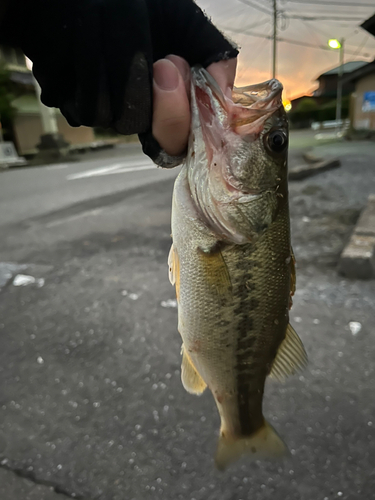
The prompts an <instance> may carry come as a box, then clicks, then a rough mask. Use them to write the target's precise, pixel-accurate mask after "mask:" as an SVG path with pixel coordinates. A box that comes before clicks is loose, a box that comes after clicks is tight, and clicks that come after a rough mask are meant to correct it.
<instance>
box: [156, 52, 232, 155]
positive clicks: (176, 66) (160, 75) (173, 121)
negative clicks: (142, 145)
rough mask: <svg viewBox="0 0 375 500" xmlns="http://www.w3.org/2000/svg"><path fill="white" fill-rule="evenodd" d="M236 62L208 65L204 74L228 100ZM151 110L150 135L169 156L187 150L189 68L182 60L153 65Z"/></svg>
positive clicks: (177, 58)
mask: <svg viewBox="0 0 375 500" xmlns="http://www.w3.org/2000/svg"><path fill="white" fill-rule="evenodd" d="M236 66H237V58H233V59H229V60H226V61H219V62H217V63H213V64H210V65H209V66H208V67H207V71H208V72H209V73H210V74H211V76H212V77H213V78H215V80H216V81H217V83H218V84H219V86H220V88H221V89H222V91H223V93H224V94H225V95H226V96H227V97H231V92H232V88H233V83H234V78H235V75H236ZM153 72H154V84H153V92H154V109H153V119H152V134H153V136H154V137H155V139H156V140H157V141H158V143H159V144H160V146H161V147H162V148H163V149H164V150H165V151H166V153H168V154H169V155H171V156H178V155H180V154H182V153H183V152H184V150H185V149H186V146H187V142H188V137H189V130H190V104H189V98H190V67H189V65H188V63H187V62H186V61H185V59H182V58H181V57H179V56H175V55H170V56H167V57H166V58H165V59H160V60H159V61H157V62H156V63H154V65H153Z"/></svg>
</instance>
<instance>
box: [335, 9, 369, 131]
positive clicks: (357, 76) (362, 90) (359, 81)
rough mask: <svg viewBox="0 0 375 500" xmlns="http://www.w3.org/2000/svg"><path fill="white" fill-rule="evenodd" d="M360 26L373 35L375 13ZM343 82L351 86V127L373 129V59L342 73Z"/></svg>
mask: <svg viewBox="0 0 375 500" xmlns="http://www.w3.org/2000/svg"><path fill="white" fill-rule="evenodd" d="M361 28H363V29H364V30H366V31H367V32H368V33H370V35H372V36H375V14H374V15H373V16H372V17H370V18H369V19H367V20H366V21H365V22H363V23H362V24H361ZM343 84H344V85H347V86H352V87H353V93H352V97H351V110H350V120H351V124H352V126H353V128H355V129H357V130H375V60H374V61H372V62H369V63H366V64H364V65H362V66H360V67H358V68H356V69H355V70H354V71H352V72H351V73H350V74H349V75H346V76H345V75H344V80H343Z"/></svg>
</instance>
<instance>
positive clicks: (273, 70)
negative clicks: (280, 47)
mask: <svg viewBox="0 0 375 500" xmlns="http://www.w3.org/2000/svg"><path fill="white" fill-rule="evenodd" d="M276 48H277V6H276V0H273V55H272V78H276Z"/></svg>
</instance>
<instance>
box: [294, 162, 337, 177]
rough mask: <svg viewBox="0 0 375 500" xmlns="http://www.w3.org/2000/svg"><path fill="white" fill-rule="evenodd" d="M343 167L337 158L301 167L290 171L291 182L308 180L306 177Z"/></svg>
mask: <svg viewBox="0 0 375 500" xmlns="http://www.w3.org/2000/svg"><path fill="white" fill-rule="evenodd" d="M340 166H341V162H340V160H339V159H337V158H332V159H330V160H324V161H317V162H314V163H311V160H310V164H308V165H299V166H297V167H294V168H292V169H291V170H289V180H290V181H299V180H301V179H306V177H311V176H312V175H317V174H320V173H322V172H326V171H327V170H331V169H333V168H338V167H340Z"/></svg>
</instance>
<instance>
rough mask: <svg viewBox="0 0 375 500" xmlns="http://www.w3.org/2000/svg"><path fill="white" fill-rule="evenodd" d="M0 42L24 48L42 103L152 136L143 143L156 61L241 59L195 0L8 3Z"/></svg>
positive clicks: (78, 120) (73, 119)
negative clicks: (170, 56) (173, 58)
mask: <svg viewBox="0 0 375 500" xmlns="http://www.w3.org/2000/svg"><path fill="white" fill-rule="evenodd" d="M0 43H8V44H12V45H17V46H20V47H21V48H22V49H23V51H24V52H25V54H26V55H27V56H28V57H29V58H30V59H31V60H32V61H33V63H34V66H33V72H34V75H35V77H36V79H37V80H38V82H39V83H40V86H41V88H42V96H41V98H42V101H43V102H44V104H46V105H47V106H52V107H57V108H60V109H61V111H62V113H63V114H64V116H65V117H66V119H67V120H68V122H69V123H70V124H71V125H73V126H79V125H87V126H102V127H112V128H113V129H114V130H116V131H117V132H119V133H121V134H134V133H141V134H142V133H145V132H146V135H142V136H141V137H142V140H143V141H146V140H147V138H149V137H150V133H149V131H150V127H151V118H152V64H153V62H154V61H156V60H158V59H160V58H163V57H165V56H166V55H168V54H172V53H173V54H177V55H180V56H181V57H184V58H185V59H187V61H188V62H189V63H190V65H193V64H197V63H200V64H202V65H204V66H207V65H208V64H210V63H211V62H215V61H219V60H221V59H224V58H230V57H235V56H236V55H237V50H236V49H235V48H234V47H233V45H232V44H231V43H229V42H228V41H227V40H226V39H225V37H224V36H223V35H222V34H221V33H220V32H219V31H218V30H217V29H216V28H215V27H214V26H213V24H212V23H211V22H210V21H209V20H208V19H207V17H206V16H205V15H204V14H203V12H202V11H201V10H200V9H199V7H198V6H197V5H196V4H195V3H194V2H193V0H32V1H31V0H8V8H7V9H6V10H5V14H4V15H3V17H2V21H1V25H0ZM155 143H156V141H154V147H157V143H156V146H155ZM159 149H160V148H159ZM148 154H150V153H148ZM151 156H152V154H151Z"/></svg>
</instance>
